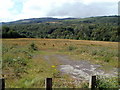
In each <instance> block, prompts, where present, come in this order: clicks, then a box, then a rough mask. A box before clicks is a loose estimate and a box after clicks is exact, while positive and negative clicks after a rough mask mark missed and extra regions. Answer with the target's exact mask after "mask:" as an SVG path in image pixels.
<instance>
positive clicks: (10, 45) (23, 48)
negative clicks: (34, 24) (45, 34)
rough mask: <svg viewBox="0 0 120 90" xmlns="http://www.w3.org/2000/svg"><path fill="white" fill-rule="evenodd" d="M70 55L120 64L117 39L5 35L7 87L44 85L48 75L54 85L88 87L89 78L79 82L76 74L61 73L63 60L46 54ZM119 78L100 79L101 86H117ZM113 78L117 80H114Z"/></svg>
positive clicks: (108, 65)
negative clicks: (14, 37)
mask: <svg viewBox="0 0 120 90" xmlns="http://www.w3.org/2000/svg"><path fill="white" fill-rule="evenodd" d="M52 54H60V55H68V56H69V57H70V58H74V59H76V60H89V61H90V62H91V63H94V64H100V65H102V68H101V69H103V70H106V71H108V70H110V69H112V68H117V67H118V43H117V42H103V41H87V40H70V39H32V38H29V39H28V38H18V39H2V68H3V75H2V77H3V78H5V81H6V88H44V87H45V78H47V77H51V78H53V87H54V88H78V87H79V88H88V82H82V83H78V84H76V83H75V82H74V78H71V77H70V76H69V75H67V74H61V72H60V71H59V69H58V66H59V65H60V62H58V61H57V59H55V58H54V57H51V58H50V60H51V61H50V62H48V61H47V60H46V58H44V57H45V55H52ZM117 80H118V79H117V77H116V78H109V79H100V80H98V82H99V87H98V88H116V87H117V85H118V81H117ZM113 81H114V82H113Z"/></svg>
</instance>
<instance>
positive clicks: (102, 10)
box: [47, 2, 117, 17]
mask: <svg viewBox="0 0 120 90" xmlns="http://www.w3.org/2000/svg"><path fill="white" fill-rule="evenodd" d="M112 14H117V4H116V3H92V4H89V5H85V4H83V3H80V2H77V3H65V4H63V5H62V6H61V7H56V8H52V10H51V11H50V12H48V13H47V16H72V17H90V16H102V15H112Z"/></svg>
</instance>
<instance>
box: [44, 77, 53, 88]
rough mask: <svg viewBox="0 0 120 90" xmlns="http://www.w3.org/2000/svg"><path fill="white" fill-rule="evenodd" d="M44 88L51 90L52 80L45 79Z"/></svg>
mask: <svg viewBox="0 0 120 90" xmlns="http://www.w3.org/2000/svg"><path fill="white" fill-rule="evenodd" d="M45 87H46V90H52V78H46V80H45Z"/></svg>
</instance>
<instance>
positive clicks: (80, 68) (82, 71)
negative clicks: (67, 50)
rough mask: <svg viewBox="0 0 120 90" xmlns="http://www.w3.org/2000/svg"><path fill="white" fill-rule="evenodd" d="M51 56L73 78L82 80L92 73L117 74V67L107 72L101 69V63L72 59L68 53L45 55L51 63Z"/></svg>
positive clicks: (59, 67) (87, 78) (63, 71)
mask: <svg viewBox="0 0 120 90" xmlns="http://www.w3.org/2000/svg"><path fill="white" fill-rule="evenodd" d="M50 57H54V58H56V59H57V60H58V61H59V62H60V64H61V65H59V66H58V69H59V70H60V71H61V72H62V73H65V74H69V75H71V76H72V77H73V78H76V79H80V80H89V78H90V76H91V75H105V76H116V75H117V69H116V68H114V69H112V70H110V71H109V72H107V73H106V72H105V71H103V70H101V69H100V67H101V66H100V65H96V64H91V63H90V62H89V61H87V60H72V59H70V58H69V56H66V55H49V56H47V55H46V56H44V58H45V59H46V60H47V62H48V63H49V64H52V62H51V60H50Z"/></svg>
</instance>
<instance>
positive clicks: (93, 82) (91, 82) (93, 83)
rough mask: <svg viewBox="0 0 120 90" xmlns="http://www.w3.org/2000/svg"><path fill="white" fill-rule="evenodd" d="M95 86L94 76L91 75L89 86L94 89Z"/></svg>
mask: <svg viewBox="0 0 120 90" xmlns="http://www.w3.org/2000/svg"><path fill="white" fill-rule="evenodd" d="M96 87H97V84H96V76H91V78H90V81H89V88H91V89H95V88H96Z"/></svg>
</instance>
